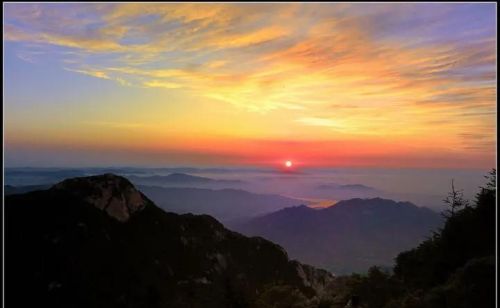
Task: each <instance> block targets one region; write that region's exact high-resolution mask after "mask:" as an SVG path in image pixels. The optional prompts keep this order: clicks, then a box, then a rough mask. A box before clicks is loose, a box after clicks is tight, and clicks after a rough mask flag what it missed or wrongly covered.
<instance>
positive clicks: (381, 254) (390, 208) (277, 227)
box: [230, 198, 442, 274]
mask: <svg viewBox="0 0 500 308" xmlns="http://www.w3.org/2000/svg"><path fill="white" fill-rule="evenodd" d="M441 223H442V219H441V217H440V216H439V214H437V213H435V212H433V211H432V210H430V209H427V208H421V207H417V206H416V205H414V204H411V203H409V202H395V201H392V200H387V199H380V198H374V199H350V200H345V201H340V202H338V203H337V204H336V205H334V206H331V207H328V208H324V209H312V208H309V207H307V206H298V207H291V208H286V209H282V210H280V211H277V212H275V213H271V214H268V215H265V216H261V217H258V218H254V219H251V220H249V221H247V222H243V223H238V224H232V225H230V227H231V228H233V229H234V230H236V231H239V232H242V233H243V234H246V235H258V236H262V237H264V238H267V239H269V240H271V241H273V242H276V243H278V244H279V245H282V246H283V247H284V248H285V249H286V250H287V252H288V253H289V254H290V256H291V257H293V258H297V259H298V260H301V261H303V262H306V263H310V264H314V265H317V266H321V267H325V268H328V269H330V270H332V271H333V272H335V273H339V274H340V273H350V272H364V271H366V270H367V269H368V268H369V267H370V266H372V265H382V266H391V265H392V263H393V260H394V258H395V257H396V256H397V254H398V253H399V252H401V251H403V250H406V249H409V248H411V247H414V246H415V245H418V244H419V243H420V242H421V241H423V240H424V239H425V238H426V236H430V235H431V231H432V230H435V229H436V228H437V227H438V226H440V225H441Z"/></svg>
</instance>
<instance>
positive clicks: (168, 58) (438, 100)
mask: <svg viewBox="0 0 500 308" xmlns="http://www.w3.org/2000/svg"><path fill="white" fill-rule="evenodd" d="M4 8H5V20H4V40H5V42H6V43H7V44H11V46H13V47H12V48H13V49H14V50H15V53H16V55H17V56H18V57H19V58H20V59H23V60H24V61H28V62H30V63H36V62H43V61H47V59H53V60H54V61H55V62H56V63H57V65H58V66H59V67H60V68H61V69H62V70H66V71H70V72H73V73H75V74H85V75H88V76H91V77H95V78H99V79H103V81H104V80H106V82H115V83H116V85H117V87H132V88H135V89H138V90H140V91H152V90H153V89H164V90H165V91H167V92H168V93H179V95H180V96H181V97H182V98H183V99H184V101H206V102H210V104H211V105H210V108H212V109H220V110H224V109H231V108H234V110H236V111H235V114H237V115H239V114H241V113H243V114H247V113H249V114H252V115H248V116H242V118H241V119H240V120H241V121H245V119H247V118H248V117H249V118H251V119H252V120H254V121H255V119H259V117H263V118H264V117H276V118H277V119H279V120H277V121H278V122H279V123H280V124H281V127H280V129H282V130H286V131H287V132H288V133H283V135H287V136H288V138H298V139H301V140H318V139H319V140H330V141H332V142H333V141H338V140H350V141H352V142H356V141H357V142H360V143H363V142H367V143H371V142H372V141H375V142H374V143H375V144H376V141H377V140H383V141H387V140H390V141H391V140H392V142H393V143H394V144H397V143H399V142H401V140H406V142H408V143H414V144H415V146H416V147H417V148H418V150H416V151H422V152H424V151H434V149H436V148H438V149H437V151H439V148H441V150H442V152H441V153H445V152H446V153H448V152H447V151H452V150H455V151H458V152H459V153H460V155H461V156H463V155H465V156H467V155H468V154H467V153H469V154H470V157H474V159H477V157H478V155H479V157H482V158H480V159H482V160H483V161H484V160H485V157H488V159H491V155H492V153H493V151H494V143H495V142H496V135H495V129H494V127H495V124H496V123H495V114H496V107H495V100H496V30H495V24H496V17H495V16H496V6H495V5H494V4H430V3H428V4H416V3H415V4H411V3H407V4H366V3H365V4H355V3H353V4H341V3H334V4H328V3H317V4H306V3H290V4H243V3H240V4H226V3H224V4H208V3H206V4H205V3H197V4H194V3H188V4H173V3H163V4H153V3H149V4H139V3H123V4H55V3H54V4H13V3H12V4H6V5H5V6H4ZM7 78H9V76H7ZM183 99H179V100H178V101H179V102H180V104H182V101H183ZM7 103H8V102H7ZM185 108H192V106H190V107H185ZM151 112H155V111H154V110H152V111H151ZM283 115H284V116H283ZM236 117H238V116H236ZM282 117H286V119H283V118H282ZM84 120H85V121H86V122H89V121H87V120H88V119H82V122H85V121H84ZM266 121H267V120H266ZM100 122H101V123H104V122H113V121H100ZM213 122H217V120H216V119H214V120H213ZM262 123H267V122H265V121H264V122H262ZM252 125H254V126H259V125H263V124H260V123H253V124H252ZM226 129H227V128H226ZM221 130H222V129H221ZM248 130H249V131H252V129H248ZM268 130H269V131H270V133H269V134H266V133H265V132H263V131H264V130H262V129H261V128H255V129H254V133H251V132H250V133H245V134H243V135H242V136H240V137H241V138H246V137H248V136H249V135H250V136H251V137H252V138H253V139H263V140H269V139H273V140H275V139H277V138H278V137H279V136H278V135H279V134H278V133H275V132H276V131H277V130H276V128H275V127H269V129H268ZM298 130H300V131H302V132H303V133H300V132H299V133H292V132H296V131H298ZM208 136H210V132H207V136H205V137H207V138H208ZM289 150H290V151H293V148H290V149H289ZM478 153H479V154H478ZM481 153H483V154H484V155H483V154H481ZM481 155H483V156H481Z"/></svg>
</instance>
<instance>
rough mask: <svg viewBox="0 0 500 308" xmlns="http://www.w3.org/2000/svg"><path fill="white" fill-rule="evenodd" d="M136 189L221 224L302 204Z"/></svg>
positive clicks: (227, 193) (240, 193)
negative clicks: (218, 221) (210, 217)
mask: <svg viewBox="0 0 500 308" xmlns="http://www.w3.org/2000/svg"><path fill="white" fill-rule="evenodd" d="M176 178H177V177H176ZM181 178H183V177H181ZM195 178H197V177H195ZM202 179H203V178H202ZM51 186H52V185H50V184H46V185H26V186H12V185H5V186H4V193H5V195H12V194H20V193H26V192H30V191H35V190H43V189H48V188H49V187H51ZM138 187H139V188H140V190H141V191H142V192H143V193H144V194H145V195H146V196H148V198H150V199H151V200H153V202H155V203H156V204H157V205H158V206H159V207H161V208H162V209H164V210H166V211H169V212H174V213H178V214H187V213H192V214H207V215H211V216H214V217H215V218H217V219H218V220H220V221H223V222H228V221H233V220H239V219H243V218H249V217H255V216H258V215H262V214H267V213H271V212H274V211H277V210H280V209H282V208H286V207H290V206H294V205H298V204H301V203H303V202H304V201H303V200H298V199H293V198H288V197H283V196H280V195H273V194H256V193H251V192H248V191H245V190H240V189H229V188H228V189H218V190H215V189H205V188H190V187H160V186H147V185H138Z"/></svg>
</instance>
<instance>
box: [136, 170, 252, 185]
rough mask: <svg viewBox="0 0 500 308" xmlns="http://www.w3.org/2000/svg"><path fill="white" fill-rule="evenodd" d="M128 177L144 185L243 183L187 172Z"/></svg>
mask: <svg viewBox="0 0 500 308" xmlns="http://www.w3.org/2000/svg"><path fill="white" fill-rule="evenodd" d="M127 178H128V179H129V180H130V181H131V182H133V183H135V184H142V185H168V186H186V185H199V184H212V185H217V184H218V185H228V184H230V185H237V184H242V183H243V181H240V180H216V179H211V178H207V177H201V176H194V175H189V174H185V173H171V174H169V175H151V176H137V175H129V176H127Z"/></svg>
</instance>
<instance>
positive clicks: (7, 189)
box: [3, 184, 52, 196]
mask: <svg viewBox="0 0 500 308" xmlns="http://www.w3.org/2000/svg"><path fill="white" fill-rule="evenodd" d="M50 186H52V185H50V184H47V185H25V186H12V185H5V186H4V187H3V193H4V194H5V195H6V196H7V195H13V194H24V193H27V192H30V191H35V190H45V189H48V188H50Z"/></svg>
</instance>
